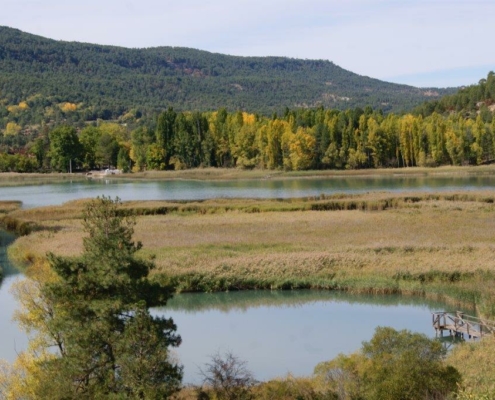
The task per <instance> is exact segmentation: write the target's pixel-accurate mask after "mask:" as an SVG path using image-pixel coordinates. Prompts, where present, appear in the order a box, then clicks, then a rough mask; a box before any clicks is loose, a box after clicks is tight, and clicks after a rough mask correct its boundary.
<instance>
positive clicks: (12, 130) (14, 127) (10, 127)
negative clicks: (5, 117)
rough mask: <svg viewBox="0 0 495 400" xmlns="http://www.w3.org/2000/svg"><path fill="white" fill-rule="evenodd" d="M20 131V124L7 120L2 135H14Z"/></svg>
mask: <svg viewBox="0 0 495 400" xmlns="http://www.w3.org/2000/svg"><path fill="white" fill-rule="evenodd" d="M20 131H21V126H20V125H18V124H16V123H15V122H8V123H7V126H6V127H5V131H4V132H3V134H4V136H15V135H17V134H19V132H20Z"/></svg>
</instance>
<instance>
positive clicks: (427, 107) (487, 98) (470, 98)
mask: <svg viewBox="0 0 495 400" xmlns="http://www.w3.org/2000/svg"><path fill="white" fill-rule="evenodd" d="M493 111H495V73H494V72H493V71H490V72H489V73H488V75H487V77H486V79H485V78H483V79H480V81H479V82H478V83H477V84H475V85H470V86H467V87H463V88H461V89H459V91H458V92H456V93H454V94H451V95H448V96H444V97H442V98H441V99H438V100H433V101H427V102H425V103H423V104H421V105H419V106H418V107H416V109H415V112H416V113H418V114H422V115H423V116H424V117H427V116H429V115H431V114H432V113H433V112H436V113H440V114H442V113H453V112H459V113H462V114H464V115H465V116H474V117H475V116H476V115H477V114H478V113H480V114H481V115H482V117H483V119H484V120H488V119H489V120H490V121H491V114H492V113H493Z"/></svg>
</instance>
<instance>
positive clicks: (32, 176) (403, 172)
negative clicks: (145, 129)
mask: <svg viewBox="0 0 495 400" xmlns="http://www.w3.org/2000/svg"><path fill="white" fill-rule="evenodd" d="M90 173H91V174H92V175H88V173H86V172H77V173H72V174H69V173H15V172H4V173H0V187H2V186H19V185H20V186H22V185H30V184H48V183H52V182H61V181H70V180H86V179H110V180H144V181H168V180H197V181H222V180H257V179H258V180H259V179H271V180H287V179H324V178H380V177H384V178H385V177H386V178H394V177H407V176H411V177H418V176H424V177H428V176H449V175H451V176H472V175H492V174H495V165H481V166H466V167H454V166H442V167H436V168H426V167H408V168H384V169H357V170H310V171H281V170H260V169H253V170H242V169H235V168H196V169H186V170H179V171H144V172H131V173H118V174H105V172H104V171H91V172H90Z"/></svg>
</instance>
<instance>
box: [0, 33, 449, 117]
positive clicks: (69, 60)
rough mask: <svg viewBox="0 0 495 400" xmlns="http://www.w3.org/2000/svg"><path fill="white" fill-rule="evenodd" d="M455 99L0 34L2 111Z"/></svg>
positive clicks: (339, 71)
mask: <svg viewBox="0 0 495 400" xmlns="http://www.w3.org/2000/svg"><path fill="white" fill-rule="evenodd" d="M454 90H455V89H454V88H448V89H439V88H415V87H412V86H408V85H400V84H394V83H390V82H384V81H380V80H378V79H375V78H371V77H367V76H362V75H358V74H355V73H353V72H350V71H347V70H345V69H343V68H341V67H339V66H337V65H336V64H334V63H333V62H332V61H328V60H302V59H296V58H288V57H277V56H270V57H251V56H250V57H245V56H231V55H225V54H221V53H212V52H208V51H205V50H197V49H192V48H186V47H171V46H159V47H148V48H127V47H120V46H109V45H99V44H91V43H81V42H74V41H59V40H54V39H48V38H45V37H43V36H39V35H32V34H30V33H26V32H23V31H20V30H18V29H14V28H9V27H4V26H0V99H2V98H3V99H4V102H7V103H8V104H16V103H19V102H21V101H25V100H26V98H28V97H30V96H34V95H41V96H42V97H45V98H55V101H60V102H64V101H65V102H71V103H83V106H84V107H86V108H91V107H93V108H96V109H98V110H100V114H103V116H106V117H116V116H118V115H119V114H122V113H123V112H125V111H128V110H129V109H131V108H144V109H154V110H160V109H164V108H166V107H167V106H173V107H175V108H176V109H178V110H200V111H206V110H213V109H218V108H222V107H225V108H227V109H231V110H235V109H241V110H249V111H252V112H260V113H264V114H269V113H272V112H277V111H280V110H282V109H283V108H285V107H289V108H297V107H301V108H306V107H317V106H323V107H326V108H337V109H345V108H353V107H363V108H364V107H366V106H371V107H373V108H381V109H383V110H384V111H385V112H388V111H394V112H400V111H408V110H411V109H412V108H413V107H414V106H417V105H419V104H421V103H422V102H423V101H425V100H429V99H432V98H439V97H441V96H442V95H445V94H449V93H453V92H454ZM87 114H89V113H87ZM89 117H90V118H89V119H91V116H89ZM100 117H101V116H100ZM104 119H105V118H104Z"/></svg>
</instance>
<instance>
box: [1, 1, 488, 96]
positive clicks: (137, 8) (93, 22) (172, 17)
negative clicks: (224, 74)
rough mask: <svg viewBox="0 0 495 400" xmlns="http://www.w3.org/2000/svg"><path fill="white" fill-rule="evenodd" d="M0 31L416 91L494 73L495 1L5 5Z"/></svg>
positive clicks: (475, 80)
mask: <svg viewBox="0 0 495 400" xmlns="http://www.w3.org/2000/svg"><path fill="white" fill-rule="evenodd" d="M0 10H1V14H0V25H5V26H10V27H12V28H17V29H20V30H22V31H25V32H29V33H33V34H37V35H41V36H44V37H48V38H51V39H56V40H65V41H78V42H88V43H98V44H107V45H116V46H124V47H139V48H143V47H156V46H179V47H191V48H196V49H201V50H206V51H210V52H215V53H223V54H231V55H238V56H285V57H292V58H302V59H324V60H330V61H333V62H334V63H335V64H337V65H339V66H341V67H343V68H345V69H348V70H350V71H352V72H355V73H358V74H360V75H366V76H370V77H373V78H378V79H381V80H385V81H390V82H396V83H404V84H409V85H413V86H419V87H449V86H463V85H470V84H475V83H478V81H479V80H480V79H482V78H486V76H487V74H488V72H489V71H491V70H495V51H493V45H492V40H493V38H494V37H495V0H229V1H227V0H187V1H181V0H174V1H170V0H84V1H70V0H69V1H68V0H64V1H61V0H0Z"/></svg>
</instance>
